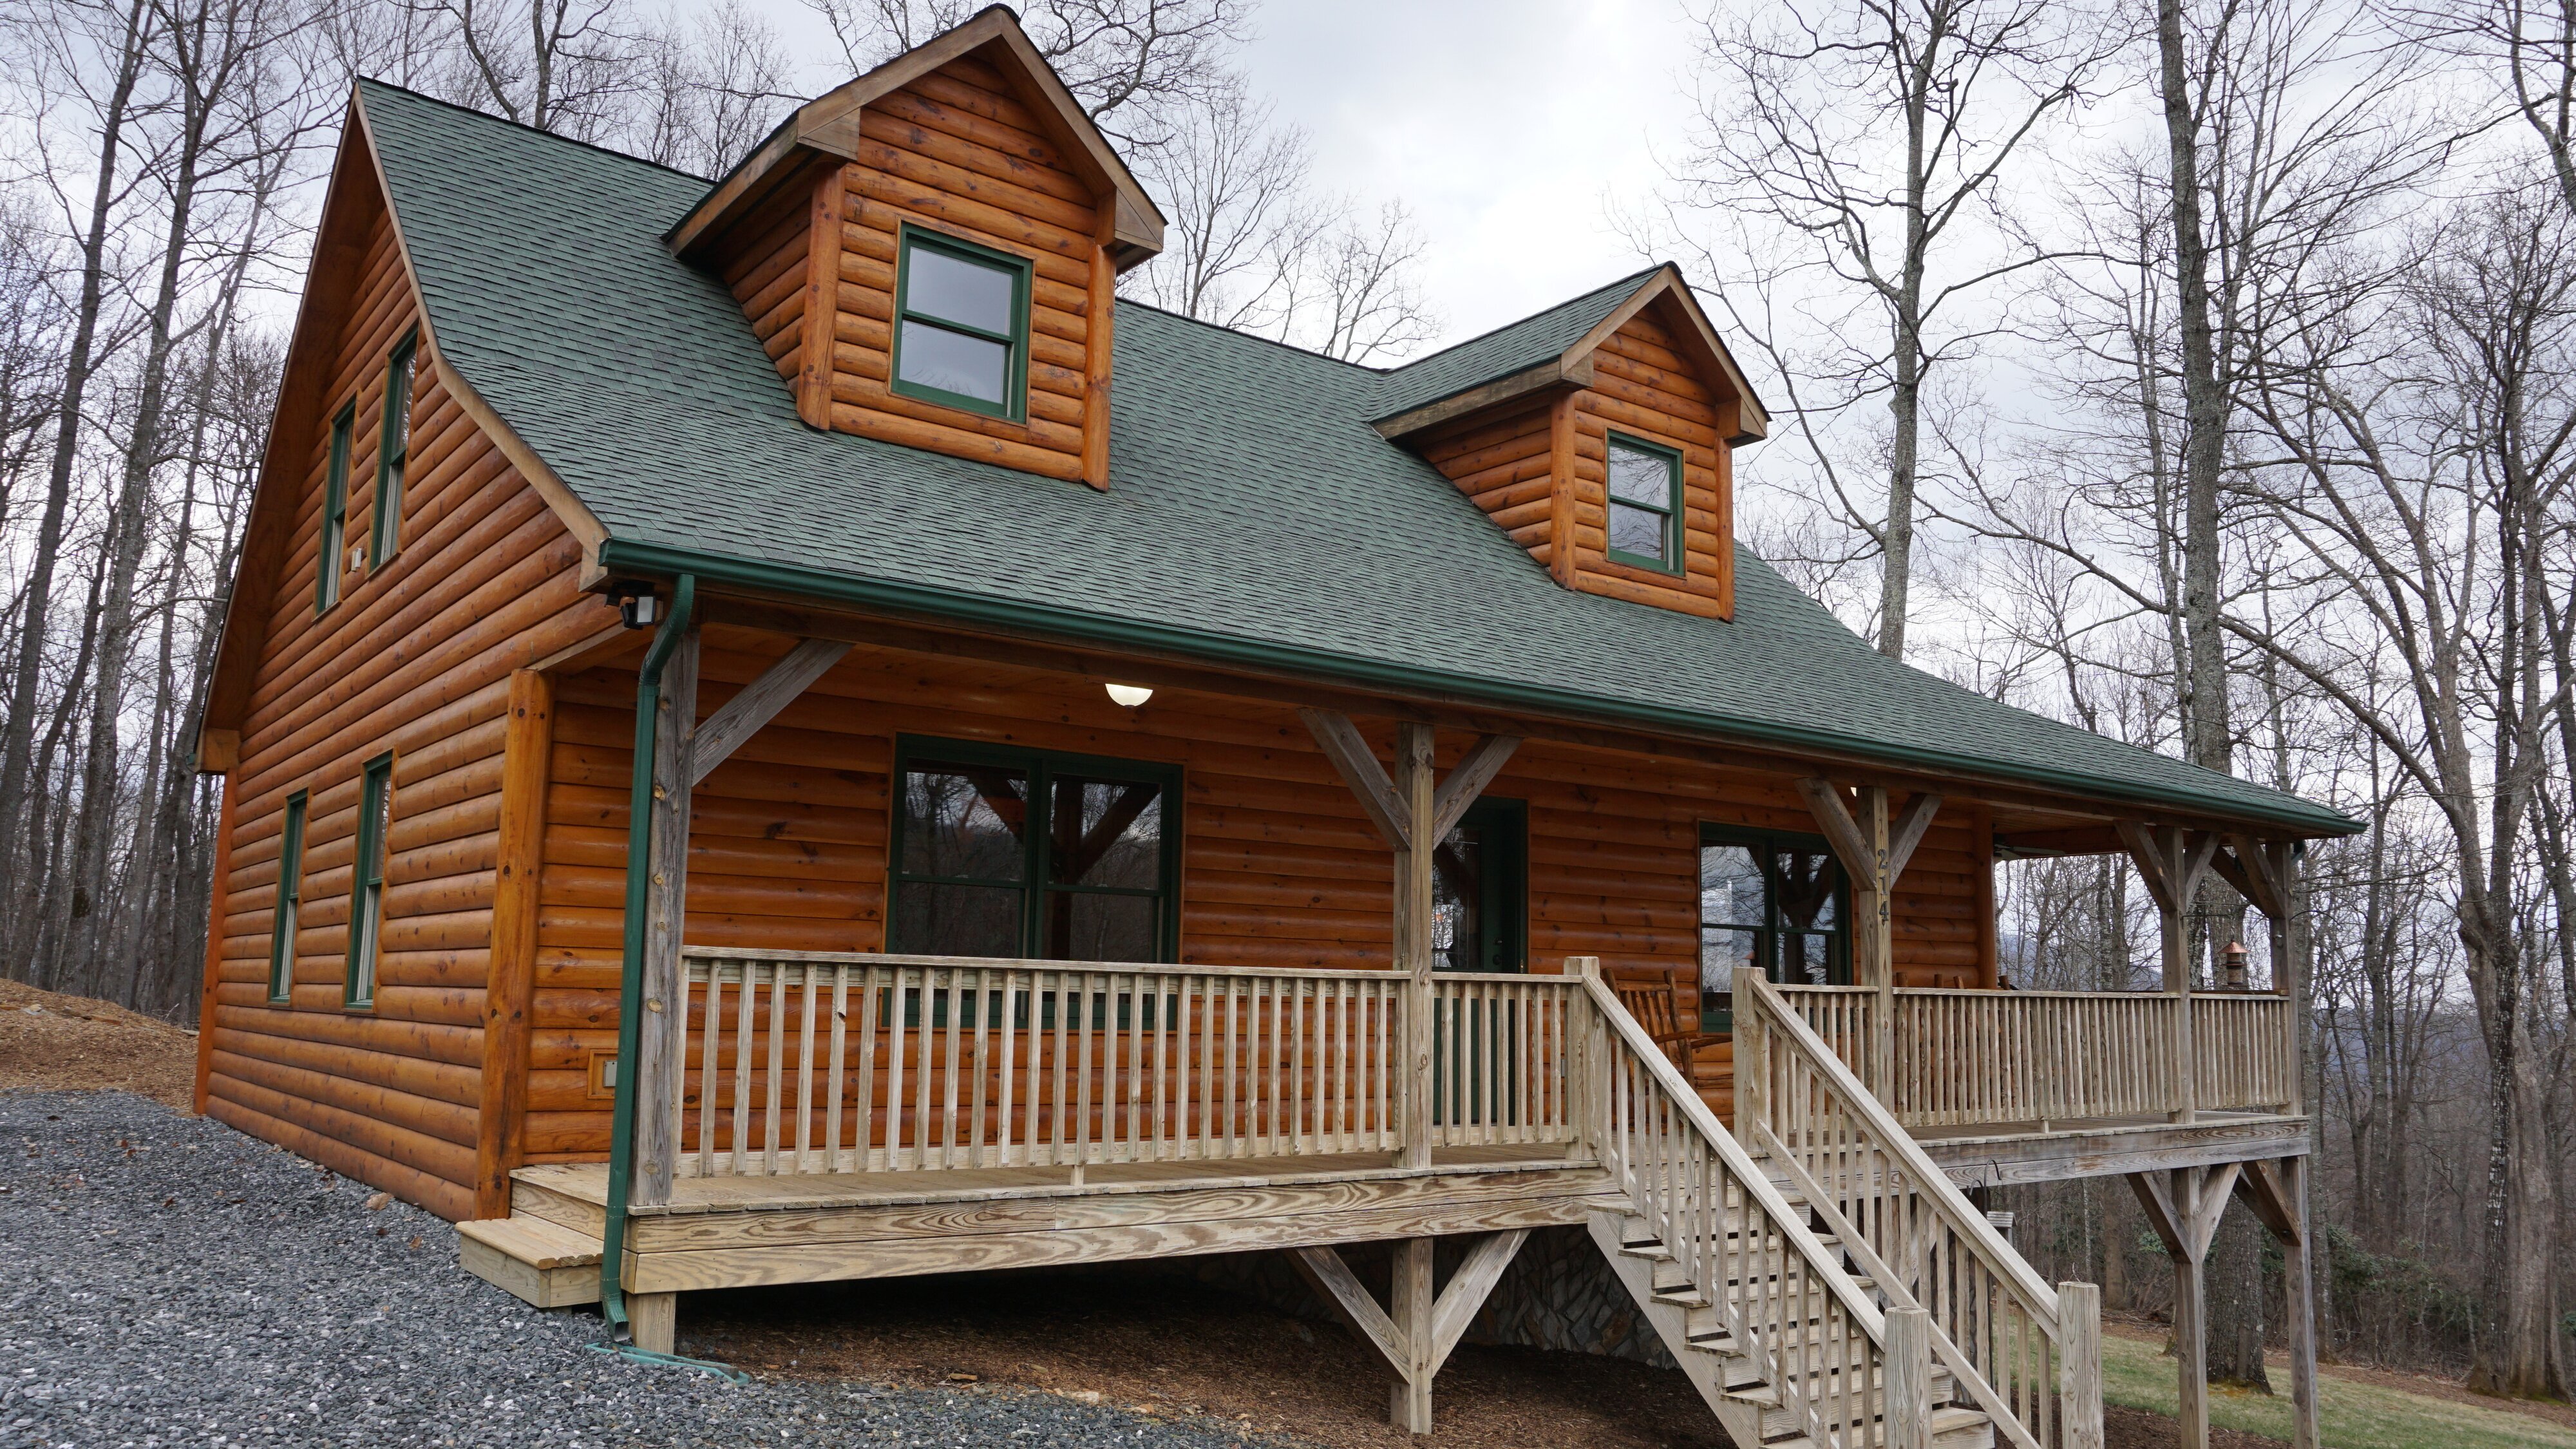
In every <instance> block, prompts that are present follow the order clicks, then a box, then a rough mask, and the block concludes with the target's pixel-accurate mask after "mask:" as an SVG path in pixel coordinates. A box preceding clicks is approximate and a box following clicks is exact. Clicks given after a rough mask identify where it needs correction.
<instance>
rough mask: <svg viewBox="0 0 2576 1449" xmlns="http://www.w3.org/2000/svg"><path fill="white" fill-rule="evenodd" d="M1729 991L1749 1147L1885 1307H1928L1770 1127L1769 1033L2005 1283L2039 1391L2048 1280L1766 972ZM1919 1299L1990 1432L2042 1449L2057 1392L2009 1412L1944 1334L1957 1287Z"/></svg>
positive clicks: (2047, 1330) (2053, 1313) (2049, 1335)
mask: <svg viewBox="0 0 2576 1449" xmlns="http://www.w3.org/2000/svg"><path fill="white" fill-rule="evenodd" d="M1735 988H1736V989H1735V997H1736V1000H1737V1002H1738V1003H1739V1005H1738V1007H1737V1009H1736V1013H1735V1026H1736V1031H1737V1033H1738V1037H1737V1045H1738V1048H1739V1050H1738V1054H1737V1062H1736V1069H1737V1083H1738V1089H1737V1093H1736V1122H1737V1125H1738V1126H1740V1127H1743V1128H1744V1129H1745V1130H1746V1135H1748V1136H1750V1137H1751V1138H1752V1139H1753V1141H1754V1142H1755V1144H1756V1145H1758V1146H1760V1147H1761V1148H1762V1149H1763V1150H1764V1151H1766V1152H1768V1153H1770V1154H1771V1155H1772V1157H1773V1158H1774V1159H1775V1160H1776V1161H1778V1162H1779V1163H1780V1165H1781V1166H1782V1167H1783V1168H1784V1169H1785V1170H1786V1171H1787V1172H1788V1174H1789V1176H1790V1179H1791V1181H1792V1182H1793V1183H1794V1184H1795V1185H1796V1186H1797V1187H1798V1189H1799V1190H1800V1191H1801V1192H1803V1193H1805V1194H1806V1196H1807V1198H1808V1200H1809V1202H1810V1203H1812V1204H1814V1205H1815V1206H1816V1208H1817V1209H1818V1211H1819V1212H1820V1213H1822V1214H1823V1215H1824V1216H1825V1217H1826V1219H1827V1221H1828V1225H1829V1226H1831V1227H1832V1228H1833V1229H1834V1230H1835V1232H1836V1234H1837V1236H1839V1237H1840V1239H1841V1241H1842V1245H1843V1246H1844V1247H1845V1248H1846V1249H1848V1250H1849V1251H1850V1252H1851V1253H1852V1255H1853V1257H1854V1259H1855V1260H1857V1261H1858V1262H1859V1263H1860V1264H1861V1267H1862V1269H1863V1270H1864V1272H1866V1273H1867V1274H1868V1275H1869V1276H1870V1277H1872V1278H1874V1279H1875V1280H1876V1281H1877V1283H1878V1285H1879V1287H1880V1289H1881V1290H1882V1291H1883V1292H1885V1293H1886V1294H1887V1295H1888V1306H1889V1307H1891V1308H1896V1307H1908V1308H1910V1307H1916V1306H1922V1307H1927V1308H1930V1307H1932V1306H1933V1305H1932V1304H1918V1302H1917V1300H1916V1298H1915V1296H1914V1294H1913V1292H1912V1290H1910V1289H1909V1288H1908V1287H1907V1286H1906V1283H1907V1279H1906V1277H1905V1275H1904V1274H1903V1273H1901V1272H1899V1271H1897V1266H1896V1265H1893V1264H1890V1263H1888V1262H1887V1261H1886V1260H1885V1258H1884V1257H1883V1255H1881V1254H1880V1253H1879V1251H1878V1250H1877V1245H1876V1244H1875V1243H1873V1242H1872V1241H1871V1240H1870V1236H1869V1234H1868V1233H1867V1232H1865V1231H1864V1230H1863V1229H1862V1228H1861V1227H1860V1226H1859V1225H1857V1224H1855V1223H1853V1222H1852V1221H1851V1220H1850V1218H1849V1217H1848V1216H1847V1215H1846V1214H1845V1213H1844V1212H1843V1211H1842V1207H1841V1204H1840V1202H1839V1200H1838V1198H1837V1197H1836V1195H1835V1194H1834V1193H1833V1192H1831V1191H1829V1190H1828V1189H1827V1188H1825V1187H1824V1185H1823V1184H1821V1183H1820V1182H1818V1181H1817V1180H1816V1178H1815V1176H1814V1175H1813V1174H1812V1173H1810V1172H1809V1171H1808V1170H1807V1167H1806V1165H1805V1163H1804V1162H1803V1161H1802V1160H1801V1154H1800V1152H1799V1151H1798V1150H1797V1149H1796V1148H1795V1147H1793V1146H1791V1145H1790V1143H1789V1142H1787V1141H1786V1140H1784V1139H1783V1138H1782V1137H1781V1135H1780V1133H1779V1131H1778V1130H1777V1128H1776V1127H1775V1125H1774V1122H1773V1120H1772V1118H1773V1117H1774V1116H1775V1115H1776V1114H1777V1112H1778V1111H1779V1105H1778V1104H1777V1102H1776V1101H1775V1098H1774V1093H1773V1091H1772V1087H1773V1083H1772V1082H1771V1081H1770V1079H1769V1077H1770V1073H1771V1071H1772V1056H1771V1039H1772V1038H1773V1037H1774V1036H1775V1034H1776V1037H1777V1039H1778V1040H1780V1041H1782V1042H1784V1043H1785V1044H1786V1045H1787V1046H1788V1047H1789V1048H1790V1050H1791V1051H1792V1052H1793V1053H1794V1054H1795V1056H1796V1058H1797V1059H1798V1060H1799V1061H1800V1062H1801V1063H1802V1064H1803V1065H1804V1066H1805V1068H1806V1070H1807V1072H1808V1074H1809V1075H1810V1078H1811V1080H1812V1081H1813V1082H1814V1083H1815V1084H1816V1085H1818V1086H1821V1087H1822V1088H1823V1089H1824V1090H1825V1092H1826V1093H1827V1094H1828V1095H1830V1096H1831V1097H1832V1098H1833V1099H1834V1102H1835V1105H1836V1106H1837V1107H1839V1108H1840V1109H1841V1110H1842V1112H1843V1114H1844V1115H1845V1117H1846V1118H1848V1119H1849V1120H1850V1121H1852V1122H1854V1123H1856V1124H1857V1125H1858V1126H1859V1127H1860V1128H1861V1130H1862V1133H1863V1135H1864V1145H1865V1146H1866V1147H1867V1148H1868V1149H1869V1150H1871V1151H1873V1152H1876V1153H1878V1154H1881V1155H1882V1156H1884V1157H1885V1158H1886V1159H1888V1160H1889V1161H1890V1162H1892V1163H1893V1165H1894V1166H1895V1168H1896V1171H1897V1172H1898V1173H1899V1174H1901V1175H1902V1176H1903V1177H1904V1178H1906V1179H1907V1180H1909V1181H1910V1182H1912V1183H1913V1184H1914V1185H1915V1187H1916V1189H1917V1191H1916V1196H1917V1197H1918V1198H1919V1199H1920V1200H1921V1201H1922V1202H1923V1203H1925V1204H1926V1205H1928V1206H1929V1207H1930V1208H1931V1210H1932V1212H1933V1213H1934V1215H1935V1216H1936V1217H1937V1218H1938V1220H1939V1222H1940V1224H1941V1226H1942V1227H1943V1228H1944V1229H1946V1230H1947V1232H1948V1233H1949V1235H1950V1236H1951V1237H1952V1238H1953V1239H1954V1240H1955V1241H1957V1242H1958V1243H1960V1244H1961V1245H1962V1246H1964V1247H1965V1248H1966V1249H1967V1250H1968V1253H1969V1255H1970V1256H1971V1257H1972V1258H1973V1259H1974V1260H1975V1261H1976V1262H1977V1264H1978V1265H1979V1266H1981V1267H1983V1268H1984V1269H1985V1270H1986V1272H1987V1273H1988V1274H1989V1275H1990V1276H1991V1277H1992V1278H1993V1279H1994V1280H1995V1281H1996V1282H1997V1283H1999V1284H2001V1285H2002V1286H2003V1288H2004V1289H2005V1291H2006V1293H2007V1294H2008V1295H2009V1296H2010V1297H2011V1299H2012V1300H2013V1301H2014V1303H2015V1306H2017V1307H2018V1308H2019V1309H2020V1310H2021V1311H2022V1312H2023V1313H2024V1314H2025V1315H2027V1316H2028V1318H2029V1319H2030V1321H2031V1323H2032V1325H2033V1326H2034V1327H2036V1328H2037V1329H2038V1330H2039V1332H2040V1333H2041V1335H2042V1336H2043V1337H2044V1338H2045V1339H2046V1341H2047V1344H2048V1349H2047V1350H2045V1351H2043V1352H2041V1354H2040V1355H2039V1359H2040V1361H2039V1363H2038V1364H2036V1365H2025V1367H2032V1368H2036V1369H2037V1370H2038V1372H2039V1375H2040V1377H2041V1379H2042V1382H2043V1385H2044V1384H2045V1381H2046V1379H2047V1378H2048V1377H2049V1376H2050V1375H2049V1370H2048V1364H2049V1362H2050V1360H2051V1359H2053V1358H2056V1357H2059V1356H2060V1355H2059V1354H2058V1353H2057V1351H2058V1350H2060V1349H2062V1348H2063V1347H2064V1342H2065V1338H2066V1331H2065V1325H2064V1324H2063V1322H2062V1315H2061V1313H2060V1304H2059V1302H2058V1295H2057V1290H2056V1289H2054V1288H2051V1287H2050V1286H2049V1285H2048V1282H2047V1280H2045V1279H2043V1278H2041V1277H2040V1276H2039V1274H2038V1272H2037V1271H2036V1270H2034V1269H2033V1268H2032V1267H2031V1266H2030V1264H2029V1262H2028V1261H2026V1260H2025V1259H2024V1258H2023V1257H2022V1256H2021V1254H2020V1253H2018V1252H2016V1251H2014V1249H2013V1246H2012V1244H2010V1243H2009V1242H2006V1241H2005V1240H2004V1236H2003V1234H2001V1233H2000V1232H1997V1231H1996V1230H1995V1226H1994V1224H1993V1223H1990V1222H1988V1221H1987V1220H1986V1215H1985V1214H1984V1213H1982V1212H1979V1211H1978V1210H1977V1209H1976V1206H1975V1205H1974V1204H1972V1203H1970V1202H1969V1201H1968V1199H1967V1195H1966V1194H1965V1193H1962V1192H1961V1191H1960V1190H1959V1188H1958V1186H1957V1184H1955V1183H1953V1182H1951V1180H1950V1175H1949V1174H1948V1173H1947V1172H1944V1171H1942V1169H1941V1166H1940V1164H1939V1163H1936V1162H1934V1161H1933V1160H1932V1156H1931V1154H1930V1153H1928V1152H1925V1151H1924V1150H1923V1146H1922V1144H1921V1143H1919V1142H1917V1141H1915V1140H1914V1137H1913V1134H1911V1133H1909V1132H1907V1131H1906V1130H1905V1128H1904V1127H1903V1126H1902V1125H1901V1124H1900V1123H1898V1121H1897V1120H1896V1115H1895V1114H1894V1113H1893V1112H1891V1111H1889V1110H1888V1108H1887V1106H1886V1105H1885V1104H1884V1103H1882V1102H1880V1101H1879V1100H1878V1098H1877V1097H1876V1096H1875V1095H1873V1094H1872V1093H1871V1092H1870V1091H1869V1089H1868V1088H1867V1087H1865V1086H1864V1085H1862V1083H1861V1080H1860V1078H1859V1077H1858V1076H1857V1075H1856V1074H1855V1073H1854V1072H1853V1071H1852V1069H1851V1068H1850V1066H1849V1065H1848V1064H1846V1063H1845V1062H1844V1061H1843V1059H1842V1057H1841V1056H1840V1055H1838V1054H1837V1053H1836V1052H1835V1051H1834V1050H1833V1048H1832V1047H1831V1046H1829V1045H1827V1044H1826V1042H1825V1040H1824V1038H1822V1037H1820V1036H1818V1035H1817V1034H1816V1032H1815V1029H1814V1028H1812V1027H1810V1026H1809V1025H1808V1024H1807V1022H1806V1019H1805V1018H1804V1017H1802V1016H1801V1015H1800V1014H1799V1013H1798V1011H1797V1010H1796V1009H1795V1008H1793V1007H1792V1006H1790V1004H1789V1003H1788V1001H1787V999H1786V998H1784V997H1783V996H1782V995H1781V994H1780V991H1779V988H1778V987H1776V986H1774V985H1773V984H1772V983H1771V981H1770V979H1769V978H1768V977H1767V976H1765V975H1764V974H1763V973H1762V972H1761V971H1760V970H1759V969H1756V968H1752V967H1738V968H1736V973H1735ZM1748 1001H1749V1002H1750V1003H1752V1004H1753V1006H1754V1007H1755V1010H1754V1011H1752V1012H1746V1011H1745V1010H1744V1009H1743V1006H1742V1005H1741V1003H1745V1002H1748ZM1748 1028H1749V1031H1748ZM1748 1035H1749V1036H1752V1037H1753V1038H1754V1039H1753V1040H1752V1041H1751V1042H1747V1041H1746V1040H1745V1038H1746V1037H1747V1036H1748ZM1746 1046H1750V1047H1751V1048H1752V1049H1751V1050H1750V1051H1749V1052H1748V1051H1745V1050H1743V1048H1744V1047H1746ZM1748 1058H1749V1060H1747V1059H1748ZM1748 1067H1750V1068H1751V1071H1752V1073H1753V1074H1754V1077H1755V1080H1754V1081H1753V1082H1752V1086H1753V1090H1751V1091H1746V1090H1744V1087H1745V1085H1746V1069H1747V1068H1748ZM1866 1216H1869V1217H1871V1218H1872V1219H1873V1220H1876V1219H1878V1217H1879V1215H1876V1214H1870V1215H1866ZM1909 1236H1911V1235H1909ZM1916 1241H1917V1244H1918V1251H1920V1252H1921V1253H1922V1254H1924V1255H1925V1256H1926V1257H1927V1258H1928V1256H1929V1254H1930V1252H1931V1247H1930V1244H1929V1243H1928V1242H1923V1241H1921V1240H1919V1239H1918V1240H1916ZM1926 1296H1927V1297H1931V1298H1933V1299H1935V1300H1936V1302H1938V1303H1939V1304H1940V1310H1946V1312H1944V1311H1938V1310H1936V1311H1935V1312H1934V1315H1933V1319H1932V1347H1933V1353H1934V1356H1935V1357H1936V1358H1937V1359H1939V1360H1940V1362H1941V1364H1942V1366H1943V1367H1945V1368H1947V1369H1948V1370H1949V1371H1950V1373H1951V1376H1952V1377H1953V1378H1954V1379H1956V1380H1957V1381H1958V1382H1959V1383H1960V1384H1961V1385H1962V1386H1963V1387H1965V1388H1966V1389H1967V1391H1968V1393H1969V1395H1970V1397H1972V1398H1974V1399H1975V1400H1976V1401H1977V1406H1978V1407H1979V1408H1982V1409H1984V1410H1985V1411H1986V1412H1987V1414H1988V1415H1989V1416H1991V1417H1992V1418H1993V1419H1994V1421H1995V1423H1996V1424H1997V1426H1998V1427H2000V1428H2002V1429H2003V1431H2004V1433H2005V1435H2006V1436H2007V1437H2008V1438H2010V1439H2012V1440H2013V1441H2014V1443H2016V1444H2017V1445H2019V1446H2021V1449H2045V1446H2046V1445H2047V1442H2048V1440H2049V1438H2050V1437H2051V1436H2050V1433H2049V1420H2050V1419H2051V1418H2052V1417H2053V1415H2052V1413H2051V1410H2052V1409H2054V1408H2055V1407H2056V1405H2055V1404H2054V1402H2053V1400H2054V1399H2055V1398H2056V1395H2055V1394H2053V1393H2049V1392H2045V1391H2043V1392H2038V1393H2035V1394H2031V1395H2030V1396H2029V1399H2030V1403H2029V1407H2028V1413H2029V1415H2030V1417H2031V1419H2035V1420H2036V1423H2032V1422H2029V1421H2028V1420H2026V1419H2025V1417H2024V1412H2023V1411H2021V1410H2018V1409H2016V1407H2015V1405H2014V1403H2013V1399H2014V1398H2015V1397H2016V1396H2015V1395H2011V1394H2008V1393H2005V1392H2003V1391H2001V1390H1999V1389H1998V1388H1997V1386H1996V1385H1995V1384H1994V1383H1993V1382H1992V1381H1991V1380H1990V1379H1989V1377H1988V1375H1987V1373H1986V1371H1985V1370H1984V1369H1982V1368H1980V1367H1979V1366H1978V1365H1977V1364H1976V1363H1975V1362H1974V1360H1973V1359H1972V1357H1971V1356H1970V1355H1969V1354H1968V1353H1967V1352H1966V1351H1965V1350H1964V1349H1963V1348H1962V1347H1961V1345H1960V1344H1959V1342H1958V1340H1957V1336H1956V1335H1954V1334H1953V1333H1952V1332H1951V1329H1952V1328H1953V1327H1954V1326H1964V1325H1961V1324H1960V1323H1959V1322H1958V1318H1957V1315H1959V1314H1960V1312H1961V1309H1962V1304H1961V1302H1960V1295H1959V1294H1957V1293H1956V1291H1955V1285H1953V1291H1951V1292H1947V1293H1941V1294H1927V1295H1926ZM1945 1317H1949V1318H1951V1319H1952V1321H1951V1322H1944V1318H1945ZM1980 1326H1981V1327H1982V1328H1983V1330H1984V1331H1985V1332H1986V1333H1988V1334H1994V1333H1995V1331H1996V1330H1995V1326H1994V1325H1993V1324H1992V1323H1985V1324H1982V1325H1980ZM2091 1391H2092V1392H2094V1393H2098V1392H2099V1385H2098V1383H2096V1384H2093V1385H2092V1388H2091ZM2099 1417H2100V1416H2099V1412H2098V1410H2095V1411H2093V1412H2091V1413H2089V1414H2088V1413H2086V1412H2083V1410H2082V1408H2081V1406H2077V1408H2076V1412H2074V1413H2071V1414H2070V1415H2069V1416H2068V1421H2069V1422H2070V1423H2081V1422H2087V1421H2090V1422H2099Z"/></svg>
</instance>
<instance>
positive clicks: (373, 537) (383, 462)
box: [367, 332, 420, 571]
mask: <svg viewBox="0 0 2576 1449" xmlns="http://www.w3.org/2000/svg"><path fill="white" fill-rule="evenodd" d="M419 351H420V334H419V333H418V332H413V333H409V334H407V335H405V336H404V338H403V340H402V341H400V342H397V343H395V344H394V351H393V356H391V357H389V358H387V359H386V360H385V407H384V414H385V418H384V431H383V434H382V435H381V436H380V437H379V439H378V440H377V443H376V499H375V503H374V505H373V507H374V510H375V517H374V520H373V524H372V526H371V527H369V528H368V530H367V567H368V569H369V570H371V571H372V570H373V569H375V568H376V567H377V566H378V565H380V564H382V563H383V562H384V561H385V560H387V559H389V558H392V557H393V556H394V553H395V551H396V550H398V549H400V548H401V547H402V505H403V474H404V472H405V470H406V469H408V468H409V467H410V466H411V374H412V363H413V360H414V359H415V358H416V357H417V356H418V355H419Z"/></svg>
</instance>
